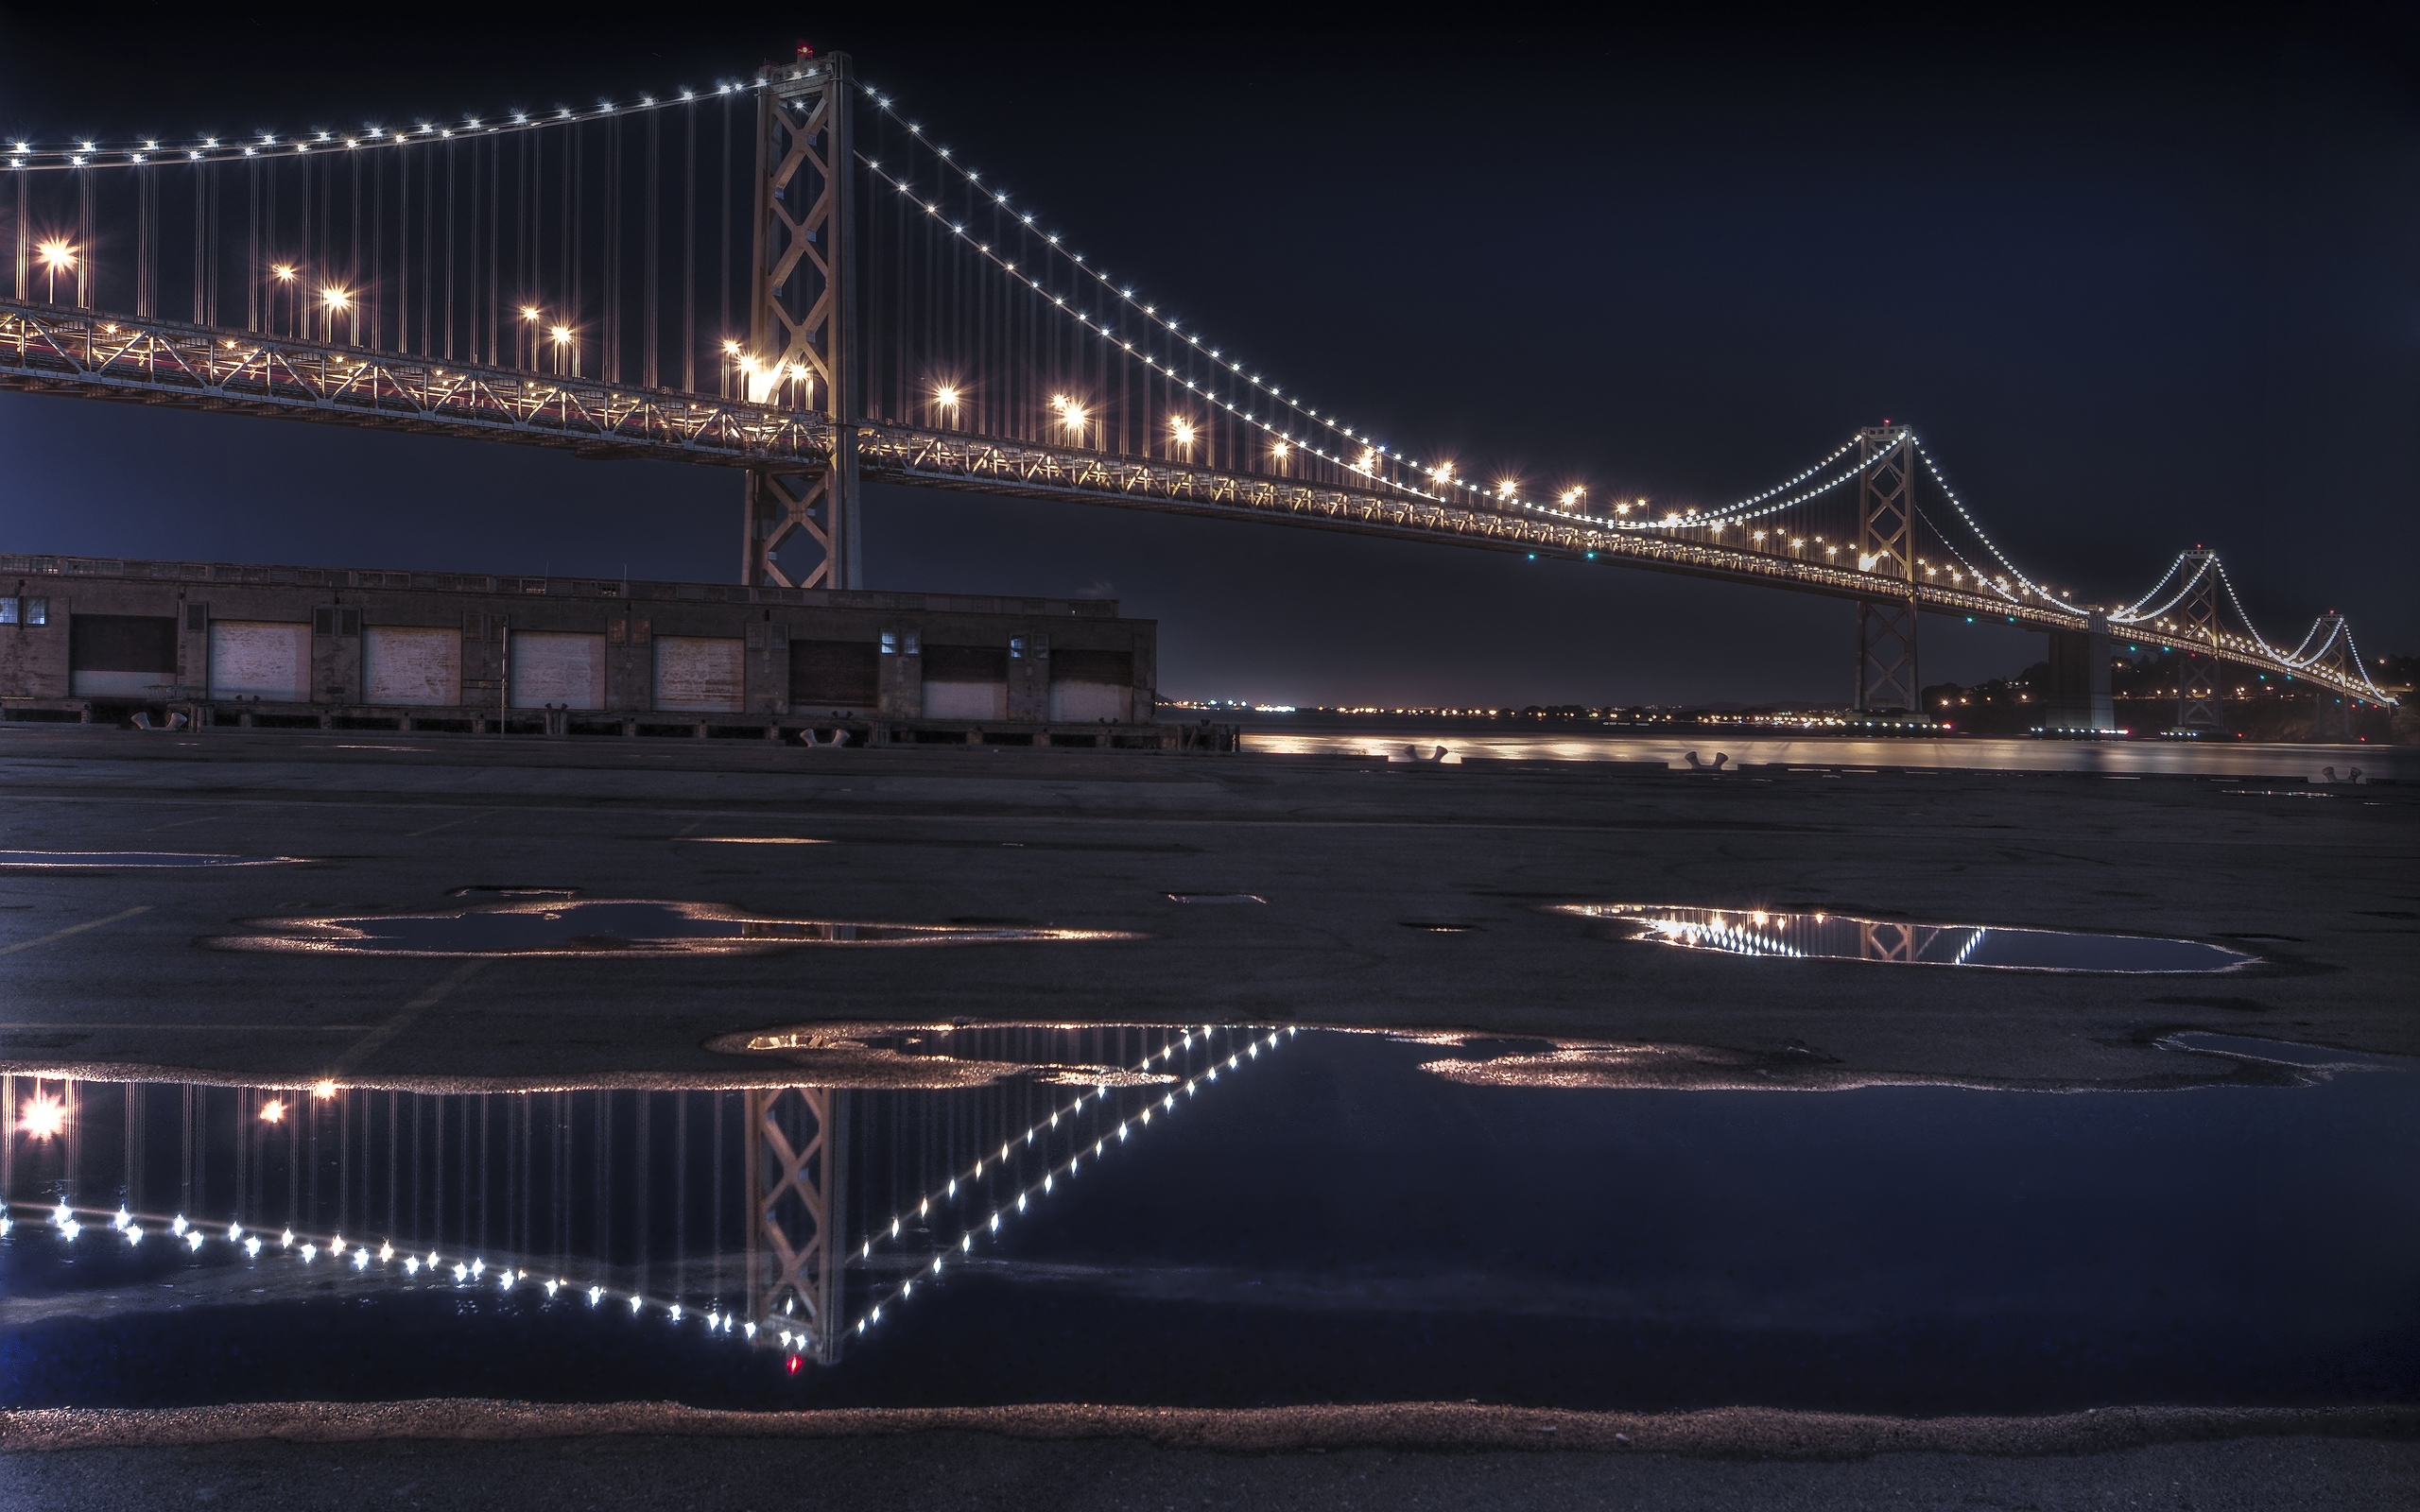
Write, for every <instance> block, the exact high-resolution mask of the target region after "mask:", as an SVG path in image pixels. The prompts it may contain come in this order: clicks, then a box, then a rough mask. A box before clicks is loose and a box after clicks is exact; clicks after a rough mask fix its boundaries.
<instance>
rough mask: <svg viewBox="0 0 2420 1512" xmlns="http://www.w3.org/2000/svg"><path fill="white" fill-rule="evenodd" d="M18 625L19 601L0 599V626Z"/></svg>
mask: <svg viewBox="0 0 2420 1512" xmlns="http://www.w3.org/2000/svg"><path fill="white" fill-rule="evenodd" d="M16 623H17V601H16V600H15V599H13V598H0V625H14V624H16Z"/></svg>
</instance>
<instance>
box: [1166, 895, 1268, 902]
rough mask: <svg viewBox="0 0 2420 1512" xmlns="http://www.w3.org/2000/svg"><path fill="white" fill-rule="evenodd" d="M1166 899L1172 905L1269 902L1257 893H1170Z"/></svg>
mask: <svg viewBox="0 0 2420 1512" xmlns="http://www.w3.org/2000/svg"><path fill="white" fill-rule="evenodd" d="M1167 899H1168V902H1172V903H1265V902H1269V900H1268V899H1266V898H1263V897H1261V896H1260V895H1259V894H1258V893H1250V892H1172V893H1169V894H1168V895H1167Z"/></svg>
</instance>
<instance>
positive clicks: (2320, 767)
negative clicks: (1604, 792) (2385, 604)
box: [1243, 715, 2420, 790]
mask: <svg viewBox="0 0 2420 1512" xmlns="http://www.w3.org/2000/svg"><path fill="white" fill-rule="evenodd" d="M1243 746H1244V749H1246V750H1250V751H1259V752H1264V753H1267V754H1270V755H1279V756H1310V755H1320V756H1359V757H1369V758H1374V759H1377V760H1388V761H1403V760H1406V759H1407V758H1417V759H1420V760H1434V759H1435V752H1436V751H1437V750H1438V748H1439V747H1443V749H1444V752H1445V758H1444V759H1445V760H1446V761H1447V762H1453V761H1522V762H1620V763H1646V764H1651V765H1657V766H1663V767H1668V768H1672V769H1675V770H1684V771H1685V770H1688V769H1690V767H1689V761H1688V757H1689V753H1691V752H1692V751H1694V752H1696V753H1697V755H1698V758H1699V761H1700V762H1701V763H1702V764H1703V765H1711V764H1712V763H1713V761H1714V759H1715V756H1716V755H1717V754H1718V753H1720V754H1721V755H1723V756H1725V757H1727V758H1728V760H1727V761H1726V763H1725V765H1726V767H1729V768H1737V767H1741V766H1759V767H1761V766H1778V767H1783V768H1788V767H1792V766H1799V767H1811V768H1816V769H1819V770H1824V771H1838V770H1841V769H1850V768H1870V769H1874V770H1882V771H1894V770H1901V769H1907V768H1917V769H1932V770H1943V771H2030V772H2083V773H2097V774H2100V775H2103V776H2109V777H2222V778H2241V779H2244V780H2247V781H2250V780H2257V779H2284V780H2287V781H2290V782H2313V783H2332V784H2340V785H2345V786H2346V787H2347V788H2348V790H2349V785H2350V783H2351V782H2352V777H2353V774H2354V773H2355V772H2356V771H2358V772H2359V774H2360V777H2361V779H2362V780H2363V781H2369V780H2372V779H2376V780H2379V781H2393V782H2420V747H2395V746H2368V745H2354V746H2317V745H2314V746H2289V745H2256V744H2251V743H2248V742H2244V741H2231V740H2219V739H2208V740H2157V739H2143V740H2105V741H2100V740H2022V739H1997V738H1991V737H1983V736H1962V737H1957V738H1948V739H1940V740H1923V739H1900V738H1890V739H1876V740H1861V739H1857V738H1855V737H1851V736H1829V735H1824V736H1816V735H1806V736H1798V735H1787V734H1774V733H1771V732H1759V731H1757V730H1755V729H1753V728H1747V729H1740V730H1725V729H1723V728H1721V727H1720V726H1709V727H1703V728H1689V727H1676V728H1674V729H1672V730H1669V731H1663V730H1636V729H1633V730H1597V729H1591V728H1590V727H1589V723H1588V722H1586V721H1573V722H1570V723H1564V722H1560V721H1558V722H1552V723H1549V722H1546V721H1538V722H1535V723H1534V726H1533V727H1532V728H1526V729H1525V728H1523V727H1522V726H1521V725H1519V724H1515V723H1509V722H1500V721H1493V720H1490V721H1474V720H1423V719H1415V718H1408V717H1407V718H1393V717H1386V718H1377V717H1373V718H1336V717H1332V716H1330V717H1322V716H1313V715H1277V716H1268V715H1259V716H1253V717H1252V718H1250V719H1247V720H1246V721H1245V722H1244V736H1243ZM2331 768H2332V769H2333V771H2334V775H2333V776H2332V777H2331V776H2330V775H2328V774H2329V770H2330V769H2331Z"/></svg>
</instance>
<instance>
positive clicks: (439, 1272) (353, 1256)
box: [0, 1201, 757, 1339]
mask: <svg viewBox="0 0 2420 1512" xmlns="http://www.w3.org/2000/svg"><path fill="white" fill-rule="evenodd" d="M16 1206H18V1205H16V1204H11V1205H10V1208H11V1209H13V1208H14V1207H16ZM25 1206H28V1207H35V1208H36V1209H37V1211H43V1210H40V1209H39V1206H38V1205H35V1204H26V1205H25ZM86 1214H90V1215H93V1216H94V1219H95V1221H91V1222H87V1221H86V1220H85V1217H84V1216H82V1215H86ZM44 1218H45V1221H46V1222H47V1223H48V1225H49V1226H50V1228H51V1229H54V1230H56V1231H57V1232H58V1234H59V1237H60V1239H61V1242H63V1243H67V1244H73V1243H75V1242H76V1240H77V1239H78V1238H79V1237H80V1236H82V1235H83V1234H84V1232H85V1231H86V1230H88V1229H89V1230H92V1231H95V1232H108V1233H113V1234H116V1235H118V1236H119V1237H120V1238H122V1239H123V1240H124V1241H125V1243H126V1245H127V1246H128V1247H129V1248H136V1247H139V1246H141V1245H142V1244H143V1242H144V1241H145V1240H147V1239H150V1238H153V1237H155V1236H157V1237H160V1238H164V1239H167V1240H169V1241H171V1242H173V1243H181V1244H182V1245H183V1246H185V1247H186V1249H187V1250H189V1251H190V1252H192V1253H194V1254H196V1255H199V1254H200V1253H201V1251H202V1248H203V1246H205V1245H209V1244H214V1243H215V1244H222V1245H225V1246H229V1247H231V1248H234V1249H238V1250H240V1251H242V1253H243V1255H244V1257H245V1259H247V1260H251V1261H258V1260H259V1259H261V1258H262V1257H263V1256H264V1255H267V1256H268V1257H270V1258H272V1259H275V1258H281V1257H290V1258H291V1259H293V1260H295V1261H296V1262H297V1263H301V1264H303V1265H306V1266H307V1265H315V1264H317V1263H319V1261H320V1256H322V1255H325V1256H326V1257H327V1258H328V1260H329V1261H330V1262H331V1263H335V1264H337V1265H338V1266H339V1267H341V1266H343V1265H346V1264H350V1265H351V1266H352V1267H353V1269H354V1271H355V1272H356V1273H367V1272H369V1271H370V1269H371V1267H372V1266H373V1265H375V1266H377V1267H378V1269H379V1271H380V1273H381V1274H383V1275H388V1276H391V1275H393V1274H394V1272H395V1271H397V1270H400V1271H401V1272H403V1274H404V1275H405V1276H406V1277H407V1278H412V1279H417V1278H418V1277H419V1276H420V1274H421V1273H422V1272H423V1271H426V1272H427V1273H428V1277H429V1279H430V1280H436V1281H441V1280H444V1278H445V1275H446V1273H447V1272H449V1271H450V1272H451V1273H452V1276H453V1279H454V1281H455V1283H456V1284H457V1285H485V1284H487V1280H488V1277H489V1275H490V1272H491V1270H493V1276H494V1280H495V1284H496V1289H497V1291H498V1293H499V1294H501V1295H509V1294H510V1293H511V1292H512V1291H513V1290H514V1289H515V1288H517V1287H519V1286H522V1285H525V1284H533V1283H534V1284H536V1285H539V1286H541V1287H543V1288H544V1291H545V1294H546V1296H547V1297H548V1298H549V1299H552V1298H553V1297H555V1296H556V1295H557V1294H559V1293H561V1292H563V1291H566V1290H568V1291H570V1292H572V1293H573V1294H574V1295H579V1294H580V1293H581V1291H582V1288H580V1287H579V1286H578V1285H577V1284H575V1283H574V1282H572V1281H570V1280H565V1279H564V1278H562V1276H555V1277H552V1278H550V1279H547V1280H539V1279H538V1278H537V1277H536V1276H535V1275H533V1274H532V1273H531V1272H530V1271H528V1270H527V1269H526V1268H520V1267H516V1266H513V1265H510V1264H508V1265H502V1266H495V1267H491V1266H490V1265H489V1264H488V1263H487V1260H486V1259H485V1257H483V1256H469V1257H460V1256H457V1257H451V1258H449V1257H448V1256H446V1255H445V1254H444V1253H443V1252H442V1251H441V1250H438V1249H433V1248H432V1249H430V1250H429V1251H428V1252H427V1253H426V1254H422V1253H420V1252H419V1251H418V1250H417V1249H415V1250H413V1251H412V1252H410V1253H406V1254H403V1255H401V1257H400V1258H398V1252H397V1250H396V1248H395V1245H394V1242H393V1241H392V1240H381V1241H380V1242H379V1244H378V1246H377V1247H376V1248H375V1249H372V1247H371V1246H370V1245H369V1244H368V1243H367V1242H366V1241H358V1240H348V1239H346V1238H345V1237H344V1235H343V1233H342V1232H341V1231H338V1232H336V1233H332V1234H326V1235H318V1234H307V1233H299V1232H297V1231H296V1230H295V1229H292V1228H290V1227H289V1228H286V1229H284V1230H283V1231H281V1232H277V1233H274V1234H272V1233H271V1232H270V1231H269V1230H268V1229H247V1228H246V1227H245V1226H244V1224H243V1222H242V1221H241V1220H240V1219H238V1220H233V1221H231V1222H229V1224H228V1225H227V1227H226V1229H224V1230H223V1231H221V1232H218V1233H216V1234H215V1235H214V1234H213V1233H212V1232H211V1231H210V1229H207V1228H205V1227H204V1226H203V1225H200V1224H197V1223H193V1222H191V1221H190V1220H188V1219H187V1218H186V1217H185V1215H184V1214H182V1213H179V1214H177V1215H176V1216H175V1217H174V1218H172V1219H170V1220H168V1221H166V1222H164V1223H163V1222H161V1221H160V1220H158V1219H156V1218H154V1219H150V1220H148V1222H147V1221H146V1219H145V1218H143V1217H142V1216H140V1215H138V1214H135V1213H132V1212H130V1211H127V1209H126V1208H125V1207H124V1206H123V1205H121V1206H120V1207H119V1208H118V1210H117V1211H115V1212H113V1213H112V1212H110V1211H107V1210H106V1209H100V1208H78V1207H76V1206H74V1205H72V1204H70V1203H67V1202H64V1201H62V1202H61V1203H59V1204H58V1205H57V1206H56V1207H53V1208H50V1209H48V1210H46V1211H44ZM16 1224H17V1219H16V1216H15V1213H14V1211H0V1235H6V1234H8V1233H9V1230H11V1229H14V1228H15V1227H16ZM585 1293H586V1296H587V1297H588V1305H589V1306H591V1307H601V1306H603V1305H604V1303H605V1302H606V1300H607V1298H608V1297H611V1296H612V1295H613V1294H611V1293H609V1292H608V1291H607V1290H606V1288H605V1287H603V1286H601V1285H596V1284H591V1285H589V1286H588V1287H587V1288H585ZM614 1300H615V1301H616V1302H619V1301H622V1300H623V1298H621V1297H614ZM627 1300H628V1305H629V1310H630V1311H631V1313H634V1314H635V1313H641V1312H644V1311H647V1310H648V1309H649V1308H652V1309H654V1310H655V1311H656V1312H658V1313H661V1314H664V1315H665V1316H666V1319H667V1320H668V1321H670V1322H673V1323H678V1322H680V1321H681V1320H682V1319H683V1317H689V1316H694V1317H696V1318H698V1319H700V1321H702V1322H703V1323H704V1324H705V1326H706V1332H709V1333H733V1332H737V1333H739V1334H741V1335H743V1336H745V1337H747V1338H750V1339H753V1338H754V1337H755V1336H756V1332H757V1326H756V1324H755V1323H753V1322H752V1321H746V1320H743V1319H741V1318H739V1317H738V1315H737V1314H734V1313H732V1312H731V1311H729V1310H727V1309H725V1308H724V1307H723V1306H722V1304H721V1303H719V1302H715V1303H711V1304H709V1305H708V1307H707V1309H706V1311H704V1312H702V1313H700V1312H698V1311H697V1310H695V1309H693V1308H686V1307H683V1305H682V1304H681V1303H680V1302H677V1301H673V1302H662V1301H657V1300H655V1299H653V1298H650V1297H644V1296H641V1295H640V1294H638V1293H635V1292H633V1293H631V1294H630V1295H629V1297H628V1298H627Z"/></svg>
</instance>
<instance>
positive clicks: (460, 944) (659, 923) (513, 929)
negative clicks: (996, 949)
mask: <svg viewBox="0 0 2420 1512" xmlns="http://www.w3.org/2000/svg"><path fill="white" fill-rule="evenodd" d="M515 890H516V889H500V891H502V892H503V893H504V895H505V896H511V895H512V893H513V891H515ZM246 930H247V932H246V933H242V934H234V935H220V936H213V937H211V938H208V939H205V940H203V941H202V943H203V944H205V945H209V946H211V947H213V948H215V949H218V950H237V951H299V952H309V953H318V954H347V955H624V956H666V955H729V954H738V953H742V952H752V951H764V950H773V949H779V948H781V947H784V946H791V945H994V944H1010V943H1041V942H1062V941H1070V940H1111V939H1134V938H1138V937H1139V936H1132V935H1126V934H1119V933H1117V932H1115V931H1111V930H1098V929H1054V928H1046V927H1033V928H1007V927H996V926H970V925H963V924H890V923H858V922H850V921H845V920H840V919H773V918H766V917H764V916H761V915H757V914H750V913H743V912H741V911H740V910H738V909H734V908H725V907H722V906H719V905H717V904H714V903H689V902H657V901H653V900H646V899H631V900H621V899H608V898H598V899H579V900H576V901H565V900H562V899H561V898H548V899H545V900H543V901H537V900H533V901H530V902H504V903H496V904H493V905H489V906H485V907H473V908H464V909H461V910H458V911H457V912H453V913H439V914H357V915H334V916H330V917H326V918H317V919H252V920H249V921H248V923H247V926H246Z"/></svg>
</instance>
